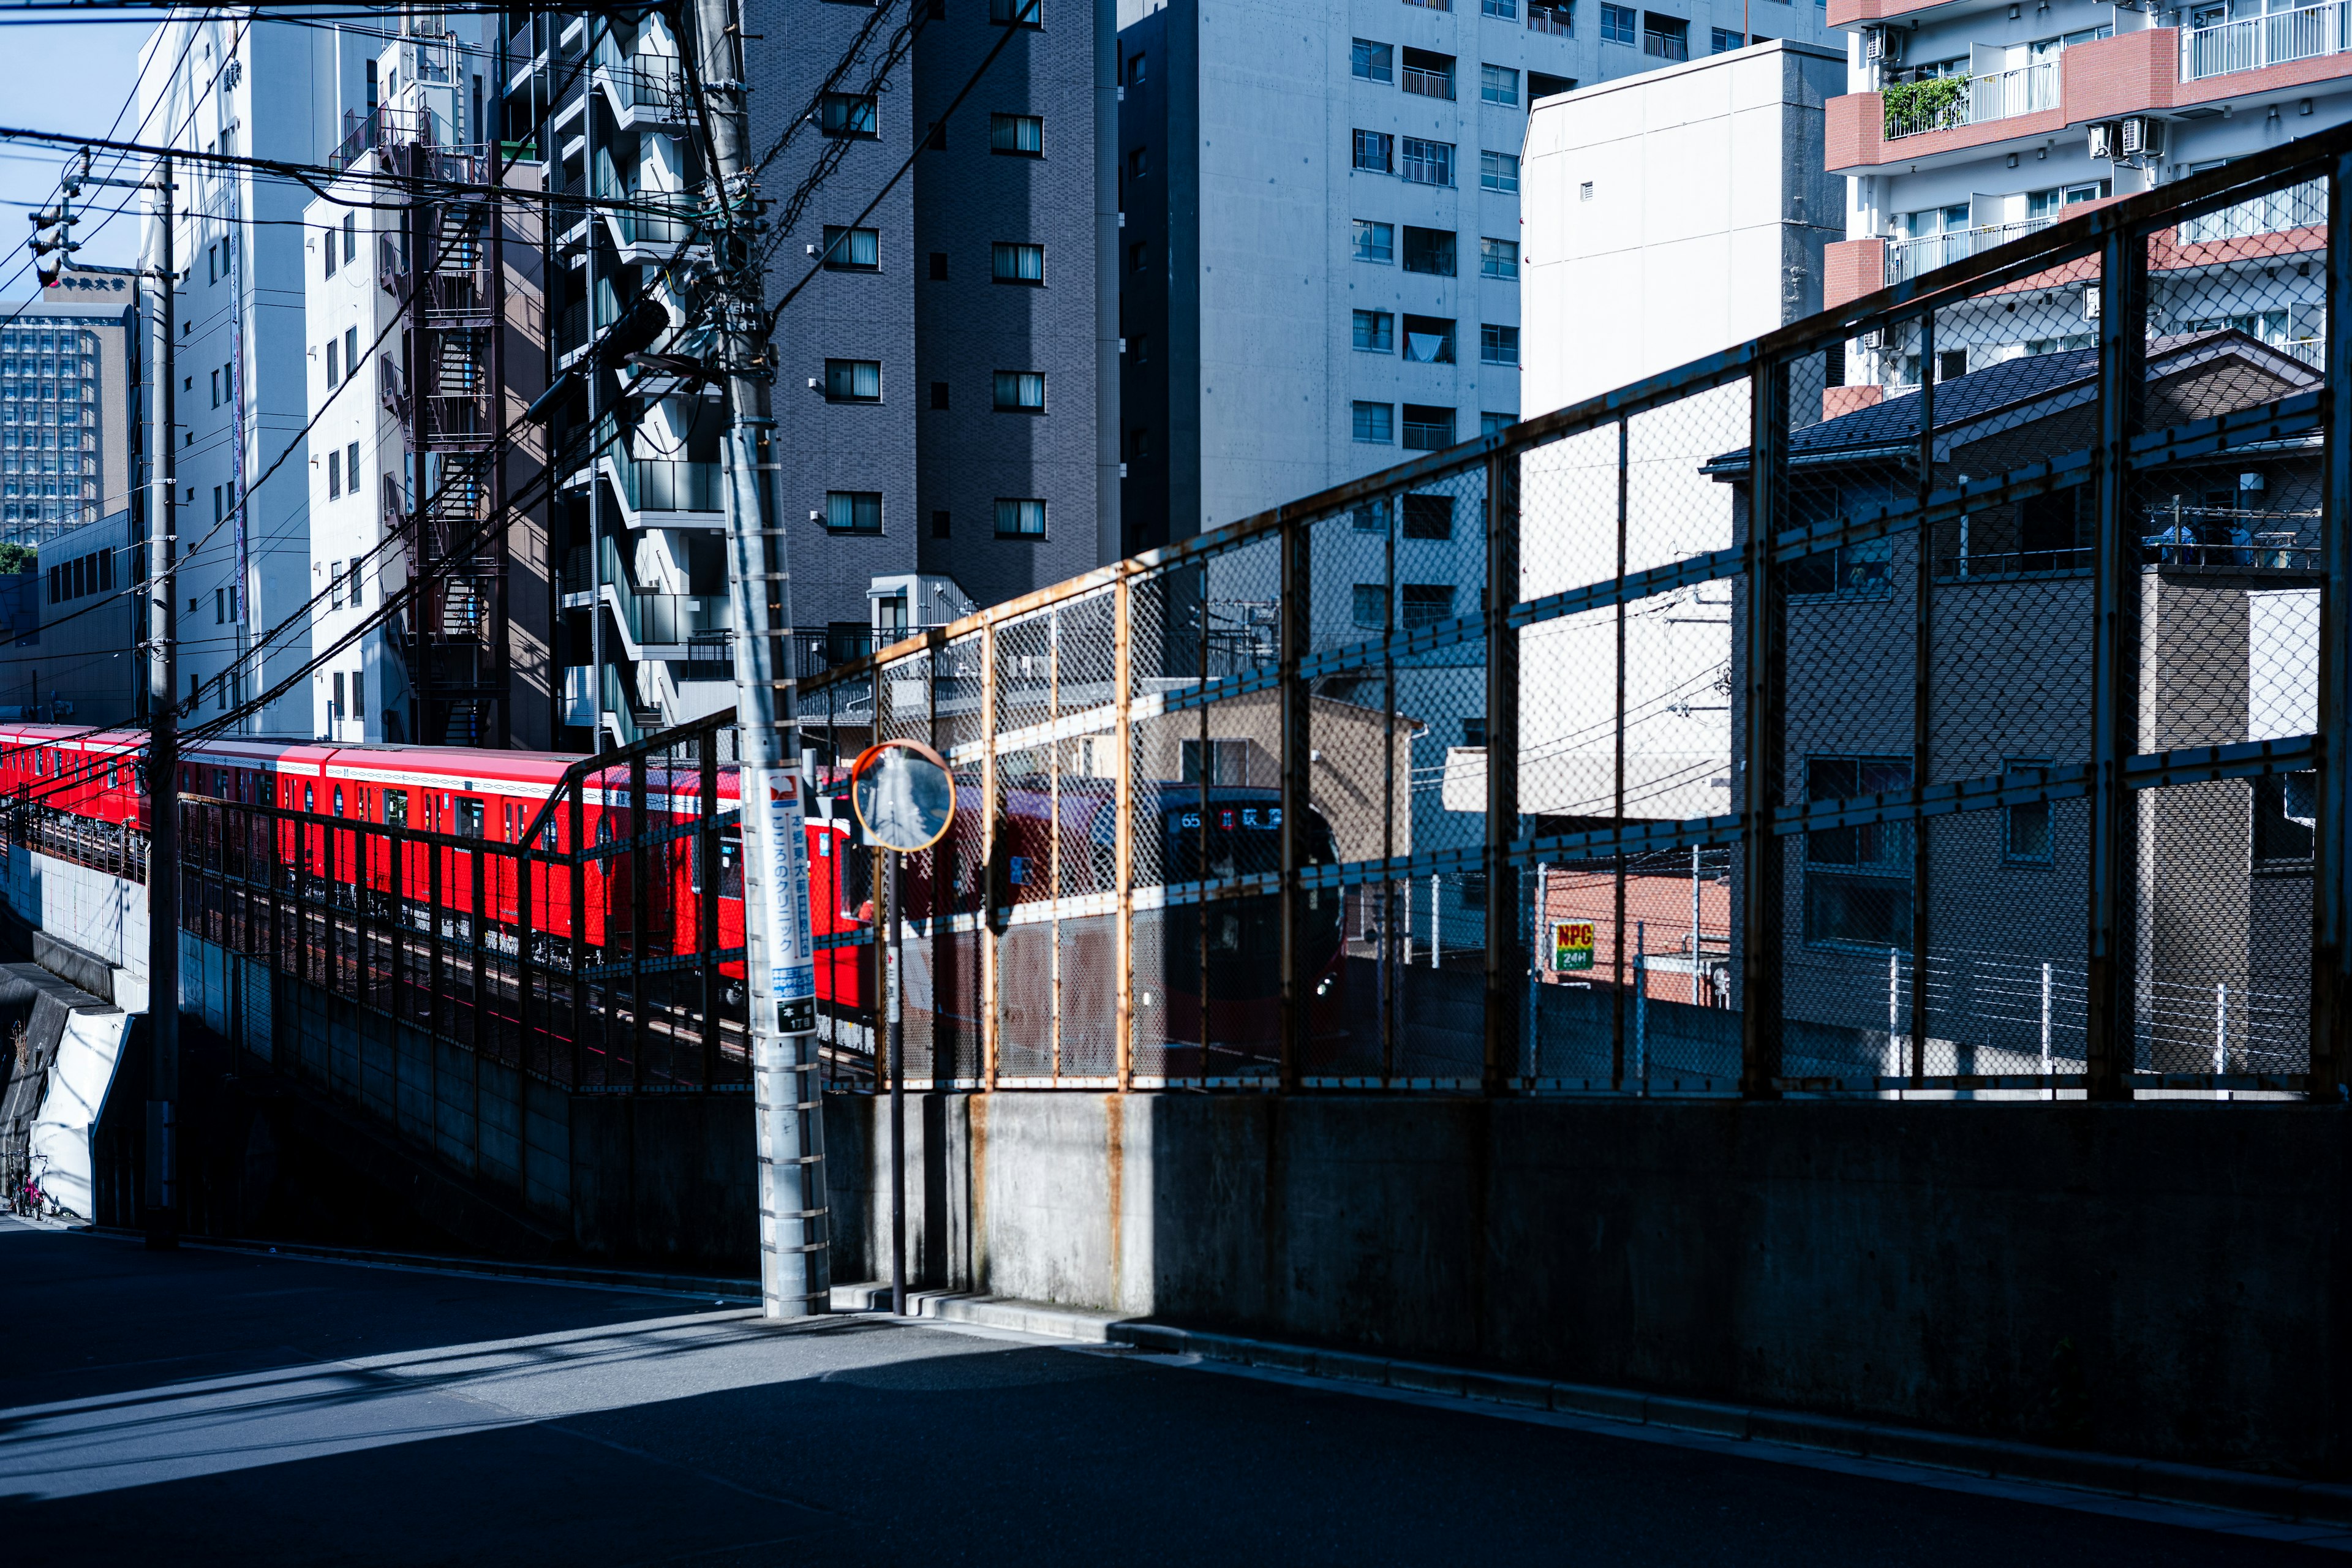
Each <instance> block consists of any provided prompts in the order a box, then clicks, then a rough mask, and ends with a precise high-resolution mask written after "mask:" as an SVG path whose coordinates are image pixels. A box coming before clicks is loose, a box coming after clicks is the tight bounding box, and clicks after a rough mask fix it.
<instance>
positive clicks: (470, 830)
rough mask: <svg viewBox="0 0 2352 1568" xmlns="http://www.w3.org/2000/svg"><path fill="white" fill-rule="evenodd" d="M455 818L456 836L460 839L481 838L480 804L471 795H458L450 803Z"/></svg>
mask: <svg viewBox="0 0 2352 1568" xmlns="http://www.w3.org/2000/svg"><path fill="white" fill-rule="evenodd" d="M450 804H451V806H452V808H453V811H454V815H455V816H456V818H457V827H456V829H455V831H456V833H457V837H460V838H479V837H481V836H482V803H481V802H480V801H478V800H476V799H474V798H473V797H472V796H471V795H459V796H457V798H456V799H455V800H454V801H452V802H451V803H450Z"/></svg>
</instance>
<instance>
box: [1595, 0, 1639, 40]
mask: <svg viewBox="0 0 2352 1568" xmlns="http://www.w3.org/2000/svg"><path fill="white" fill-rule="evenodd" d="M1633 23H1634V16H1633V7H1632V6H1631V5H1610V4H1608V0H1601V42H1602V43H1604V44H1630V43H1632V42H1633V32H1634V28H1633Z"/></svg>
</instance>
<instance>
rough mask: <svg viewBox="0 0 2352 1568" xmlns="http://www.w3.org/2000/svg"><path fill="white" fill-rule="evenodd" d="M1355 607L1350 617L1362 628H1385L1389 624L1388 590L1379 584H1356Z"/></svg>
mask: <svg viewBox="0 0 2352 1568" xmlns="http://www.w3.org/2000/svg"><path fill="white" fill-rule="evenodd" d="M1355 601H1356V602H1355V606H1354V609H1353V612H1352V613H1351V614H1350V616H1349V619H1351V620H1353V621H1354V622H1355V623H1356V624H1357V625H1358V626H1387V625H1388V624H1389V595H1388V590H1387V589H1385V588H1383V587H1381V585H1380V584H1378V583H1359V584H1356V592H1355Z"/></svg>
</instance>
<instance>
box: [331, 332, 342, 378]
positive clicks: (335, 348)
mask: <svg viewBox="0 0 2352 1568" xmlns="http://www.w3.org/2000/svg"><path fill="white" fill-rule="evenodd" d="M341 353H342V345H341V343H339V342H335V340H334V339H332V338H329V339H328V340H327V384H328V385H329V386H332V385H334V384H336V383H337V382H340V381H341V380H342V379H343V378H342V375H341V373H340V372H339V371H338V370H337V369H336V366H337V365H338V364H340V363H341V360H340V359H339V358H338V357H337V356H338V355H340V354H341Z"/></svg>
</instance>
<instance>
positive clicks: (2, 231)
mask: <svg viewBox="0 0 2352 1568" xmlns="http://www.w3.org/2000/svg"><path fill="white" fill-rule="evenodd" d="M133 15H134V16H136V14H135V13H134V14H133ZM154 26H155V19H154V16H152V14H149V15H146V16H136V20H124V21H121V22H115V21H104V22H100V21H90V22H76V23H27V22H16V21H0V60H5V62H6V66H5V69H6V72H7V83H8V87H7V90H6V91H5V93H0V124H5V125H11V126H19V127H26V128H29V129H32V130H38V131H63V132H69V133H71V134H74V135H80V136H104V135H105V134H106V133H107V131H108V128H109V127H110V126H114V127H115V128H116V129H115V132H114V134H115V136H116V137H117V138H118V139H121V140H125V141H128V140H132V139H133V138H132V137H131V131H132V130H133V128H134V127H135V126H136V125H137V123H138V119H139V115H138V110H136V109H135V108H132V109H130V110H124V106H125V104H126V103H127V102H128V101H129V100H130V98H131V84H132V83H133V82H134V81H135V80H136V79H137V78H138V75H139V46H140V45H141V44H142V43H143V42H144V41H145V40H146V38H147V36H148V34H149V33H151V32H152V31H153V30H154ZM118 111H122V112H121V120H120V122H119V124H118V122H117V118H116V117H117V113H118ZM67 158H68V154H67V153H62V152H54V151H51V150H49V149H47V148H41V147H30V146H27V145H26V144H25V143H24V142H0V300H11V301H13V300H24V299H26V298H27V297H28V296H30V295H31V294H32V293H33V292H34V289H33V273H32V267H31V265H30V263H31V260H32V253H31V252H29V251H28V250H26V248H25V244H26V240H27V239H28V238H30V237H31V236H32V232H33V231H32V227H31V226H30V225H29V224H27V223H26V221H25V219H26V215H27V214H29V213H30V212H31V211H32V210H33V209H34V208H35V207H37V206H46V205H49V204H50V203H51V202H53V201H54V199H55V197H56V195H57V186H58V170H59V169H60V168H61V167H63V165H64V163H65V162H66V160H67ZM104 167H105V165H104V163H103V162H101V163H100V170H101V172H103V170H104ZM84 195H85V196H86V197H87V198H88V199H89V201H90V202H91V203H93V204H94V205H95V210H96V211H97V212H98V213H103V212H104V211H105V210H106V209H107V208H110V207H112V206H114V205H118V204H119V203H121V201H122V200H123V199H124V198H126V197H128V198H130V199H131V208H130V210H128V211H126V212H125V213H123V214H122V216H120V217H117V218H113V219H111V220H110V221H109V222H107V223H105V224H103V225H100V223H98V222H97V221H95V219H93V220H92V221H90V222H87V223H81V224H77V225H76V226H75V233H74V237H75V238H76V239H78V240H79V241H80V242H81V243H82V247H83V248H82V250H81V251H80V252H79V255H77V256H76V258H75V259H76V260H79V261H84V262H95V263H99V264H100V265H104V266H110V267H129V266H131V265H133V264H134V263H135V262H136V261H137V260H138V253H139V224H138V221H137V220H138V216H139V205H138V204H139V203H140V202H141V201H142V200H143V199H144V198H143V197H141V196H140V195H138V193H136V192H133V191H123V190H110V189H103V188H101V189H93V190H89V191H87V192H85V193H84Z"/></svg>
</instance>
